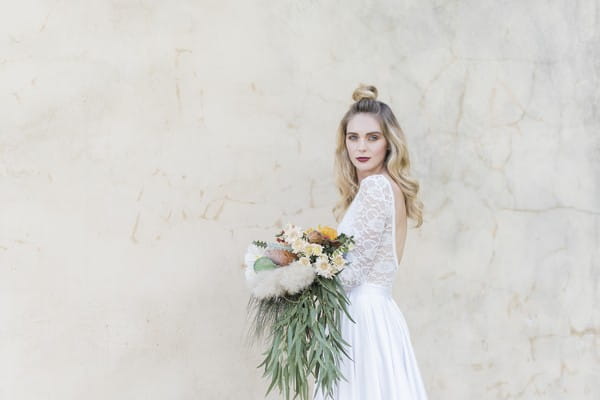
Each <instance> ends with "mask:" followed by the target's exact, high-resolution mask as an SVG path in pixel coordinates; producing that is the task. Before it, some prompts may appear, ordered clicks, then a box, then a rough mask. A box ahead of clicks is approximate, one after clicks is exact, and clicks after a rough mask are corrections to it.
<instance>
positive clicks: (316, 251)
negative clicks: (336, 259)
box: [310, 243, 323, 256]
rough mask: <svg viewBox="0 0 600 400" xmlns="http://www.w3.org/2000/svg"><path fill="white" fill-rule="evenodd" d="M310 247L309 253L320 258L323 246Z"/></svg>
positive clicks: (311, 245) (313, 244) (316, 244)
mask: <svg viewBox="0 0 600 400" xmlns="http://www.w3.org/2000/svg"><path fill="white" fill-rule="evenodd" d="M310 247H311V250H310V253H311V254H312V255H315V256H320V255H321V254H323V246H321V245H320V244H318V243H311V244H310Z"/></svg>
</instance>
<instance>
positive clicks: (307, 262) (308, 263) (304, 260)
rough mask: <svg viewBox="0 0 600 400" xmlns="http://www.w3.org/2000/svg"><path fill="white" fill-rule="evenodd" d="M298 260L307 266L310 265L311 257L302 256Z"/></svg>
mask: <svg viewBox="0 0 600 400" xmlns="http://www.w3.org/2000/svg"><path fill="white" fill-rule="evenodd" d="M298 262H299V263H300V264H302V265H304V266H305V267H310V265H311V264H310V258H309V257H300V259H299V260H298Z"/></svg>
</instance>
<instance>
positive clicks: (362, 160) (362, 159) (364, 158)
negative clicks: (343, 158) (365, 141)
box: [356, 157, 371, 162]
mask: <svg viewBox="0 0 600 400" xmlns="http://www.w3.org/2000/svg"><path fill="white" fill-rule="evenodd" d="M370 158H371V157H356V159H357V160H358V161H360V162H367V161H369V159H370Z"/></svg>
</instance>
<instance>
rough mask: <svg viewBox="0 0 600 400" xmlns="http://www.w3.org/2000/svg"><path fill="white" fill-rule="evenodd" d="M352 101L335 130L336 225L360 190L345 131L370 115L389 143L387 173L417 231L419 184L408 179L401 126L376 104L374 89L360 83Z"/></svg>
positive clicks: (385, 107)
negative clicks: (360, 117)
mask: <svg viewBox="0 0 600 400" xmlns="http://www.w3.org/2000/svg"><path fill="white" fill-rule="evenodd" d="M352 99H353V100H354V102H355V103H354V104H352V105H351V106H350V109H349V110H348V111H347V112H346V114H345V115H344V117H343V118H342V120H341V121H340V124H339V127H338V129H337V145H336V149H335V160H334V173H335V183H336V186H337V187H338V191H339V192H340V195H341V199H340V200H339V201H338V202H337V203H336V205H335V207H333V209H332V211H333V213H334V216H335V219H336V221H338V222H339V221H340V219H341V217H342V215H343V214H344V213H345V212H346V210H347V209H348V207H349V206H350V203H352V200H353V199H354V197H355V196H356V193H357V192H358V187H359V184H358V177H357V176H356V168H355V167H354V165H353V164H352V162H351V161H350V156H349V155H348V150H347V149H346V127H347V126H348V122H349V121H350V120H351V119H352V117H354V116H355V115H356V114H358V113H369V114H372V115H373V117H375V119H377V121H379V126H380V128H381V132H382V134H383V136H384V137H385V138H386V139H387V142H388V147H389V150H388V152H387V154H386V158H385V165H386V168H387V172H388V174H389V175H390V176H391V178H392V179H393V180H394V181H395V182H396V183H397V184H398V186H400V189H401V190H402V193H404V199H405V206H406V214H407V217H408V218H412V219H413V220H415V221H416V225H415V226H414V227H415V228H418V227H419V226H421V225H422V224H423V203H422V202H421V200H419V198H418V192H419V182H418V181H417V180H416V179H414V178H411V177H410V158H409V155H408V147H407V143H406V138H405V136H404V132H403V131H402V128H400V124H399V123H398V121H397V120H396V117H395V116H394V113H393V112H392V110H391V109H390V107H389V106H388V105H387V104H385V103H383V102H381V101H378V100H377V88H376V87H375V86H371V85H364V84H362V83H361V84H360V85H359V87H358V88H356V89H355V90H354V93H352Z"/></svg>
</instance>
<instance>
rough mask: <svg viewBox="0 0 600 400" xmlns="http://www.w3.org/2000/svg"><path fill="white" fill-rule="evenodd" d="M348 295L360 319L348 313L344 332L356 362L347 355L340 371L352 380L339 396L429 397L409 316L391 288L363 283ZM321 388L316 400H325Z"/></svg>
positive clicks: (373, 399) (356, 399)
mask: <svg viewBox="0 0 600 400" xmlns="http://www.w3.org/2000/svg"><path fill="white" fill-rule="evenodd" d="M346 294H347V295H348V299H349V300H350V305H349V308H348V311H349V312H350V315H351V316H352V318H353V319H354V321H355V322H356V323H353V322H352V321H350V320H349V319H348V317H346V315H345V314H344V313H343V312H342V320H341V331H342V337H343V338H344V340H346V341H347V342H348V343H349V344H350V348H349V349H348V350H347V351H348V354H350V356H351V357H352V360H350V359H348V357H346V356H345V355H344V354H342V361H341V365H340V370H341V372H342V374H343V375H344V376H345V377H346V379H347V380H348V382H346V381H345V380H343V379H341V380H340V381H339V383H338V386H337V387H336V388H335V390H334V397H333V399H335V400H426V399H427V394H426V392H425V387H424V385H423V381H422V379H421V374H420V371H419V367H418V365H417V361H416V358H415V355H414V352H413V348H412V344H411V341H410V334H409V331H408V327H407V325H406V320H405V319H404V315H403V314H402V311H400V308H399V307H398V305H397V304H396V302H395V301H394V299H393V297H392V294H391V289H390V288H387V287H383V286H379V285H374V284H370V283H363V284H361V285H359V286H357V287H355V288H352V289H350V290H348V291H347V292H346ZM317 389H318V388H315V393H314V399H315V400H323V399H325V397H324V396H323V394H322V393H321V391H320V389H318V390H317Z"/></svg>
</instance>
